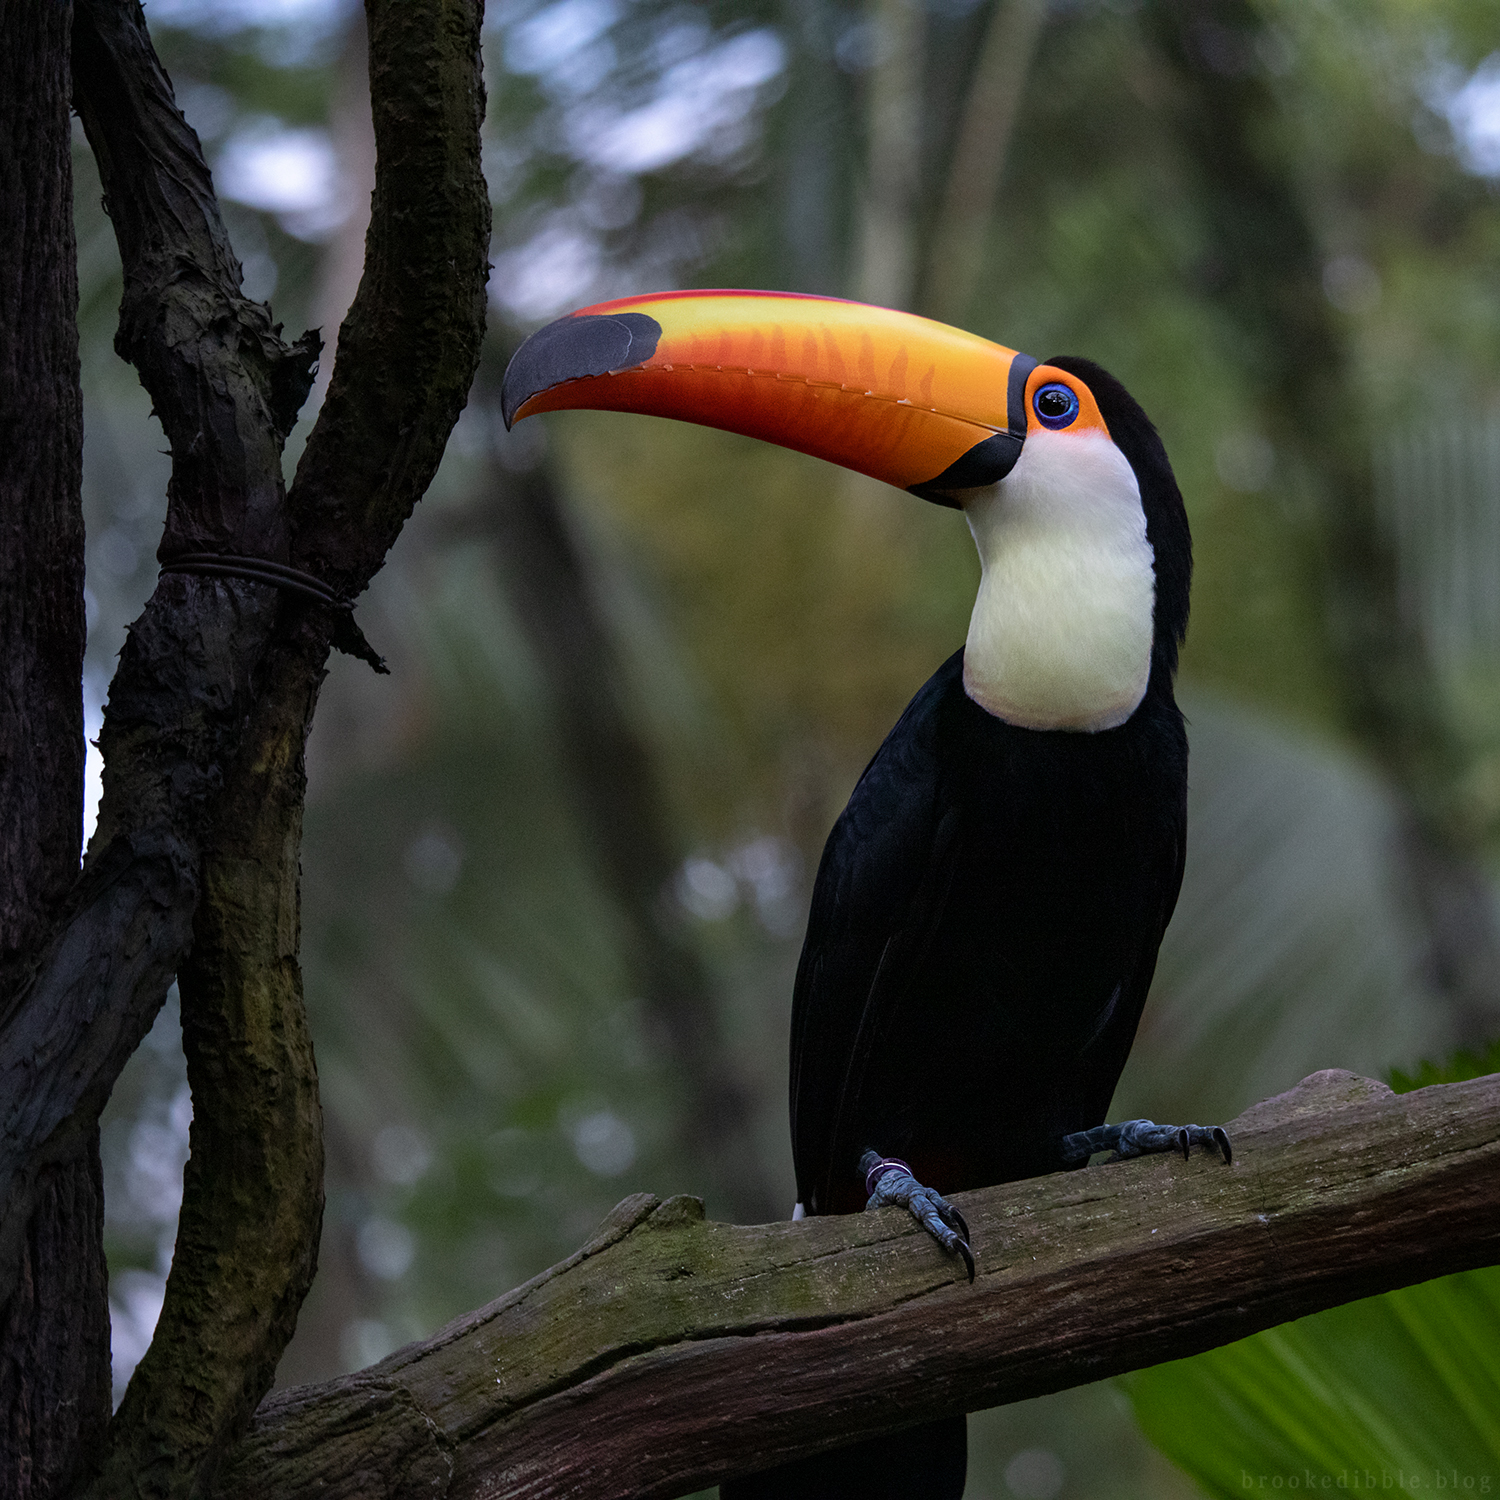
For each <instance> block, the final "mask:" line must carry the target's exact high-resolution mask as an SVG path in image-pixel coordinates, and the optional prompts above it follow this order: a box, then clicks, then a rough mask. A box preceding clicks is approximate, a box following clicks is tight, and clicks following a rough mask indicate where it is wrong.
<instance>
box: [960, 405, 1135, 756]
mask: <svg viewBox="0 0 1500 1500" xmlns="http://www.w3.org/2000/svg"><path fill="white" fill-rule="evenodd" d="M964 513H965V515H966V516H967V517H968V521H969V530H970V531H971V532H972V533H973V535H974V543H975V545H976V546H977V547H978V548H979V561H980V567H981V577H980V582H979V597H978V598H977V599H975V601H974V613H973V615H972V616H971V617H970V619H969V639H968V644H967V646H966V647H965V650H964V688H965V690H966V691H967V693H968V695H969V696H970V697H971V698H972V699H973V700H974V701H975V702H976V703H978V704H979V705H980V707H982V708H985V709H987V710H988V711H989V712H990V713H992V714H994V715H995V716H996V717H997V718H1001V719H1004V720H1005V721H1006V722H1007V723H1011V724H1018V725H1020V726H1022V727H1023V728H1026V729H1076V730H1085V731H1089V732H1092V731H1096V730H1101V729H1113V728H1115V726H1116V725H1119V724H1123V723H1124V722H1125V720H1126V719H1128V718H1129V717H1130V716H1131V714H1133V713H1134V712H1135V710H1136V706H1137V705H1138V704H1139V703H1140V701H1141V699H1142V698H1143V697H1144V696H1145V693H1146V680H1147V678H1148V677H1149V676H1150V673H1151V638H1152V612H1153V609H1154V606H1155V602H1156V574H1155V571H1154V569H1153V566H1152V563H1153V556H1152V551H1151V544H1150V542H1148V541H1147V540H1146V513H1145V511H1143V510H1142V509H1141V491H1140V486H1139V485H1138V484H1137V483H1136V478H1135V473H1134V471H1133V470H1132V469H1131V467H1130V465H1129V463H1128V462H1127V461H1126V459H1125V455H1124V454H1122V453H1121V452H1120V450H1119V449H1118V448H1116V447H1115V445H1114V444H1113V443H1112V442H1111V441H1110V440H1109V439H1108V438H1107V437H1105V436H1104V435H1103V434H1102V433H1097V434H1096V433H1091V432H1086V433H1068V432H1046V431H1041V432H1037V431H1033V432H1032V433H1030V434H1029V435H1028V436H1027V438H1026V443H1025V446H1024V447H1023V448H1022V449H1021V456H1020V458H1019V459H1018V460H1017V461H1016V466H1015V468H1014V469H1012V470H1011V471H1010V473H1009V474H1008V475H1007V476H1006V477H1005V478H1004V479H1002V480H1001V481H1000V482H999V483H998V484H994V485H990V486H988V487H987V488H985V489H983V490H979V491H976V492H974V493H973V495H972V498H970V499H969V500H968V501H967V502H966V504H965V506H964Z"/></svg>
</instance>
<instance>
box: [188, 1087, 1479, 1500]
mask: <svg viewBox="0 0 1500 1500" xmlns="http://www.w3.org/2000/svg"><path fill="white" fill-rule="evenodd" d="M1229 1130H1230V1134H1231V1136H1232V1137H1233V1139H1234V1142H1235V1156H1234V1165H1233V1166H1232V1167H1225V1166H1223V1165H1222V1164H1221V1163H1220V1162H1219V1161H1218V1160H1217V1159H1216V1158H1213V1157H1210V1156H1195V1157H1194V1158H1193V1159H1192V1160H1191V1161H1187V1162H1184V1161H1182V1160H1180V1159H1177V1158H1175V1157H1154V1158H1149V1159H1143V1160H1139V1161H1134V1162H1123V1163H1118V1164H1115V1165H1110V1166H1102V1167H1100V1166H1096V1167H1091V1168H1089V1169H1088V1170H1087V1171H1084V1172H1075V1173H1060V1174H1057V1175H1054V1176H1051V1177H1045V1178H1037V1179H1034V1180H1032V1181H1030V1182H1018V1183H1009V1184H1006V1185H1005V1186H1003V1187H997V1188H989V1189H985V1190H984V1191H981V1192H975V1193H962V1194H959V1195H958V1199H957V1201H958V1202H959V1204H960V1206H961V1207H962V1209H963V1211H964V1213H965V1215H966V1217H967V1219H968V1221H969V1224H970V1226H971V1227H972V1228H973V1231H974V1241H973V1243H974V1245H975V1250H976V1255H977V1257H978V1263H979V1275H978V1279H977V1281H976V1282H975V1284H974V1285H973V1286H972V1287H971V1286H970V1285H968V1283H967V1282H966V1280H965V1278H964V1276H963V1272H962V1268H961V1267H959V1266H958V1265H957V1264H956V1262H954V1261H953V1260H952V1259H951V1258H949V1257H948V1256H946V1255H945V1254H944V1253H943V1252H942V1251H941V1250H940V1249H939V1248H938V1246H937V1245H936V1244H934V1243H933V1241H932V1240H931V1239H930V1238H929V1237H928V1236H927V1235H926V1234H925V1232H923V1231H922V1230H920V1229H919V1228H917V1227H916V1225H915V1224H914V1223H913V1222H912V1220H911V1219H910V1217H909V1216H908V1215H906V1214H905V1213H904V1212H902V1211H901V1210H899V1209H886V1210H882V1211H881V1212H879V1213H874V1214H853V1215H848V1216H846V1217H843V1218H827V1219H807V1220H803V1221H802V1222H800V1223H795V1224H765V1225H760V1226H755V1227H745V1226H738V1225H731V1224H715V1223H709V1222H706V1221H705V1220H704V1219H703V1210H702V1204H701V1202H700V1201H699V1200H697V1199H695V1198H671V1199H668V1200H667V1201H666V1202H665V1203H661V1202H659V1201H658V1200H656V1199H655V1198H653V1197H651V1196H650V1195H649V1194H640V1195H637V1196H636V1197H633V1198H628V1199H626V1200H625V1202H623V1203H621V1204H620V1205H619V1206H618V1207H617V1208H616V1209H615V1211H614V1212H613V1213H612V1214H611V1215H610V1217H609V1218H608V1219H607V1220H606V1221H605V1223H604V1225H603V1226H602V1227H601V1229H600V1231H599V1233H598V1235H596V1237H595V1238H594V1239H593V1240H592V1241H591V1242H590V1243H589V1244H588V1245H586V1246H584V1248H583V1249H582V1250H580V1251H579V1252H578V1253H577V1254H576V1255H574V1256H572V1257H571V1258H570V1259H569V1260H567V1261H564V1262H563V1263H562V1264H561V1265H558V1266H555V1267H554V1268H553V1269H552V1270H550V1271H547V1272H545V1273H543V1274H542V1275H541V1276H538V1277H537V1278H535V1279H534V1280H533V1281H530V1282H528V1283H526V1285H525V1286H522V1287H519V1288H517V1289H516V1290H515V1291H514V1292H511V1293H510V1294H509V1295H507V1296H505V1297H502V1298H500V1299H499V1300H498V1301H496V1302H494V1303H491V1304H490V1305H489V1306H488V1307H486V1308H482V1309H480V1310H479V1311H477V1312H474V1313H471V1314H469V1315H468V1316H467V1317H464V1318H460V1319H458V1320H457V1321H456V1322H454V1323H452V1324H450V1325H449V1326H448V1327H447V1328H445V1329H443V1330H442V1331H441V1332H440V1333H438V1334H436V1335H435V1336H434V1337H433V1338H431V1339H428V1340H426V1341H425V1342H423V1343H419V1344H413V1345H410V1346H409V1347H408V1348H406V1349H403V1350H399V1351H398V1352H397V1353H395V1354H393V1355H391V1356H390V1357H389V1358H388V1359H385V1360H382V1361H381V1362H380V1363H379V1364H378V1365H373V1366H371V1368H370V1369H368V1370H364V1371H361V1372H360V1373H359V1374H357V1375H350V1376H345V1377H343V1378H341V1379H339V1380H334V1381H329V1382H327V1383H325V1384H322V1385H317V1386H305V1387H302V1388H300V1389H297V1390H291V1391H285V1392H281V1393H278V1394H277V1395H275V1396H273V1397H271V1398H270V1399H269V1400H268V1401H267V1402H266V1403H265V1404H264V1405H263V1406H262V1408H261V1410H260V1411H259V1413H257V1415H256V1419H255V1422H254V1425H253V1427H252V1429H251V1432H250V1435H249V1436H248V1438H247V1439H246V1441H245V1443H244V1444H243V1445H242V1446H241V1448H240V1449H239V1450H238V1451H237V1452H236V1453H235V1454H234V1455H233V1457H232V1458H231V1460H230V1462H229V1464H228V1465H227V1466H226V1469H225V1471H224V1474H223V1476H222V1482H221V1484H220V1487H219V1488H218V1490H217V1491H216V1494H217V1495H219V1496H220V1497H221V1500H230V1497H236V1500H237V1497H241V1496H243V1497H247V1500H248V1497H252V1496H259V1495H264V1494H275V1495H278V1496H281V1497H284V1500H296V1497H299V1496H309V1497H310V1496H318V1497H320V1500H334V1497H339V1496H348V1497H354V1496H359V1497H361V1500H395V1497H407V1496H410V1497H413V1500H415V1497H416V1496H418V1495H420V1496H423V1497H428V1500H432V1497H443V1500H457V1497H459V1496H477V1495H522V1494H524V1495H527V1496H529V1497H536V1500H542V1497H561V1496H570V1497H575V1500H583V1497H591V1500H592V1497H606V1496H609V1497H624V1496H641V1497H666V1496H671V1495H682V1494H686V1493H689V1492H690V1491H692V1490H694V1489H698V1488H701V1487H703V1486H705V1485H710V1484H714V1483H717V1482H719V1481H720V1480H723V1479H725V1478H728V1477H730V1476H731V1475H735V1474H741V1473H747V1472H751V1471H754V1470H756V1469H760V1468H765V1467H768V1466H770V1465H772V1464H776V1463H780V1462H783V1461H785V1460H786V1459H789V1458H792V1457H794V1456H798V1455H804V1454H809V1453H813V1452H817V1451H820V1450H822V1449H825V1448H830V1447H835V1446H838V1445H839V1444H842V1443H847V1442H849V1441H850V1440H852V1439H855V1438H863V1437H869V1436H872V1435H874V1434H876V1433H878V1432H881V1431H885V1430H889V1429H890V1428H892V1427H896V1426H901V1425H903V1424H906V1423H911V1422H917V1421H925V1420H929V1419H932V1418H935V1417H940V1416H944V1415H948V1414H951V1413H954V1412H959V1411H964V1410H978V1409H980V1408H982V1407H987V1406H993V1405H998V1404H1002V1403H1004V1402H1009V1401H1017V1400H1022V1399H1025V1398H1027V1397H1031V1396H1037V1395H1041V1394H1044V1393H1045V1392H1048V1391H1055V1390H1060V1389H1062V1388H1064V1387H1067V1386H1071V1385H1079V1384H1082V1383H1084V1382H1086V1381H1093V1380H1099V1379H1101V1378H1103V1377H1105V1376H1108V1375H1114V1374H1119V1373H1121V1372H1123V1371H1126V1370H1131V1369H1138V1368H1141V1367H1142V1366H1145V1365H1151V1364H1156V1363H1158V1362H1159V1361H1161V1360H1165V1359H1173V1358H1177V1357H1179V1356H1183V1355H1188V1354H1195V1353H1199V1352H1201V1351H1202V1350H1204V1349H1209V1348H1213V1347H1214V1346H1216V1345H1218V1344H1222V1343H1227V1342H1229V1341H1230V1340H1232V1339H1237V1338H1241V1337H1243V1336H1245V1335H1246V1334H1250V1333H1253V1332H1255V1331H1257V1330H1258V1329H1261V1328H1265V1327H1268V1326H1270V1325H1272V1324H1274V1323H1279V1322H1283V1321H1285V1320H1286V1319H1288V1318H1294V1317H1299V1316H1302V1315H1303V1314H1306V1313H1310V1312H1316V1311H1318V1310H1320V1309H1322V1308H1325V1307H1331V1306H1334V1305H1336V1304H1338V1303H1341V1302H1347V1301H1351V1300H1353V1299H1355V1298H1358V1297H1364V1296H1368V1295H1370V1294H1372V1293H1375V1292H1381V1291H1388V1290H1391V1289H1393V1288H1395V1287H1398V1286H1405V1285H1408V1284H1410V1283H1412V1282H1416V1281H1422V1280H1425V1279H1427V1278H1430V1277H1432V1276H1437V1275H1443V1274H1446V1273H1448V1272H1452V1271H1459V1270H1465V1269H1469V1268H1472V1267H1476V1266H1481V1265H1488V1264H1490V1263H1492V1262H1494V1261H1495V1260H1496V1259H1497V1258H1500V1212H1497V1210H1500V1173H1497V1171H1496V1167H1497V1166H1500V1075H1494V1076H1492V1077H1490V1078H1486V1079H1479V1080H1476V1081H1474V1082H1471V1083H1462V1084H1450V1085H1446V1086H1443V1087H1436V1088H1429V1089H1422V1090H1419V1091H1417V1092H1415V1093H1410V1094H1404V1095H1399V1096H1398V1095H1395V1094H1392V1093H1391V1091H1390V1090H1389V1089H1387V1088H1386V1087H1385V1086H1384V1085H1383V1084H1378V1083H1372V1082H1370V1081H1369V1080H1368V1079H1362V1078H1357V1077H1356V1076H1355V1075H1353V1074H1351V1073H1342V1072H1333V1071H1330V1072H1325V1073H1318V1074H1314V1075H1313V1076H1312V1077H1311V1078H1309V1079H1306V1080H1304V1081H1303V1082H1302V1083H1301V1084H1300V1085H1298V1087H1297V1088H1295V1089H1293V1090H1292V1091H1291V1092H1290V1093H1287V1094H1283V1095H1280V1096H1279V1097H1278V1098H1276V1099H1273V1100H1269V1101H1267V1102H1266V1103H1263V1104H1259V1105H1256V1106H1254V1107H1253V1108H1252V1109H1250V1110H1248V1111H1247V1112H1246V1113H1245V1114H1244V1115H1242V1116H1241V1117H1240V1118H1239V1119H1238V1120H1236V1121H1234V1122H1232V1123H1231V1125H1230V1126H1229Z"/></svg>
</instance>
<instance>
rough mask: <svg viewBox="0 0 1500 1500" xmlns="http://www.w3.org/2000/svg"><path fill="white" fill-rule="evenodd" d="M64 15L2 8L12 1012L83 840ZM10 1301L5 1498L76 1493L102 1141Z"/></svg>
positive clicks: (1, 550)
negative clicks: (72, 1487)
mask: <svg viewBox="0 0 1500 1500" xmlns="http://www.w3.org/2000/svg"><path fill="white" fill-rule="evenodd" d="M71 24H72V8H71V6H70V5H69V4H67V3H65V0H63V3H37V0H16V3H9V4H0V810H3V816H0V995H3V994H4V993H5V991H6V989H7V988H8V986H9V985H10V984H12V983H14V982H15V979H16V977H17V975H18V973H19V972H20V971H21V970H22V968H23V967H24V964H25V961H26V957H27V955H28V954H29V953H30V952H31V951H32V950H33V949H34V947H35V946H36V944H37V943H38V942H39V941H41V940H42V938H43V937H44V936H45V934H46V932H47V929H48V926H49V924H50V923H51V922H52V921H53V920H54V919H55V917H56V915H57V911H58V908H59V907H60V906H61V904H62V902H63V900H64V898H65V897H66V896H67V894H68V891H69V890H70V889H71V887H72V885H73V882H74V881H75V880H76V879H77V878H78V854H79V847H80V845H81V843H82V837H83V757H84V743H83V693H82V676H83V648H84V638H85V629H84V612H83V570H84V554H83V541H84V538H83V503H82V472H83V470H82V465H83V410H82V407H83V399H82V392H81V390H80V387H79V372H78V277H77V267H76V259H77V257H76V254H75V250H74V243H73V171H72V150H73V146H72V122H71V121H70V119H69V114H68V110H69V98H70V96H71V93H72V89H71V80H70V76H69V69H68V57H69V31H70V28H71ZM35 1187H36V1192H35V1194H34V1196H33V1198H32V1200H31V1203H30V1205H29V1211H28V1212H27V1214H26V1215H25V1220H24V1222H18V1225H17V1228H18V1230H19V1235H18V1238H17V1241H16V1249H17V1251H18V1264H17V1267H16V1274H15V1276H14V1280H13V1281H12V1283H11V1295H10V1296H8V1297H6V1296H0V1491H4V1492H5V1493H6V1494H9V1495H15V1496H17V1497H22V1496H25V1497H32V1496H38V1497H39V1496H48V1495H53V1494H56V1493H59V1492H60V1491H61V1490H63V1489H65V1488H66V1487H67V1485H68V1484H69V1483H70V1482H71V1481H72V1479H73V1478H74V1476H75V1475H76V1473H77V1471H78V1468H79V1466H80V1464H81V1462H82V1461H83V1459H84V1457H85V1456H86V1455H87V1454H88V1453H90V1452H91V1451H92V1450H94V1449H95V1448H96V1447H97V1445H98V1441H99V1437H100V1435H101V1434H102V1432H103V1430H104V1424H105V1423H106V1422H107V1421H108V1420H109V1307H108V1300H107V1294H106V1288H105V1266H104V1254H103V1245H102V1240H101V1227H102V1223H103V1218H104V1191H103V1182H102V1176H101V1172H100V1167H99V1137H98V1132H97V1131H86V1132H81V1133H80V1134H79V1136H78V1137H77V1138H76V1139H75V1140H74V1142H73V1143H72V1150H71V1151H68V1152H64V1153H60V1154H59V1155H58V1156H57V1157H56V1158H55V1159H54V1161H53V1162H52V1163H51V1164H50V1165H48V1166H47V1167H45V1168H43V1169H42V1171H41V1172H40V1173H39V1175H38V1177H37V1179H36V1180H35Z"/></svg>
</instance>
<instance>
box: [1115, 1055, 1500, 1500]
mask: <svg viewBox="0 0 1500 1500" xmlns="http://www.w3.org/2000/svg"><path fill="white" fill-rule="evenodd" d="M1497 1064H1500V1045H1496V1046H1491V1047H1490V1048H1488V1049H1486V1050H1485V1051H1484V1052H1482V1053H1480V1054H1478V1055H1475V1054H1469V1053H1461V1054H1459V1055H1458V1056H1457V1057H1455V1058H1453V1059H1452V1060H1451V1061H1450V1062H1449V1063H1447V1064H1446V1065H1444V1066H1437V1065H1435V1064H1433V1063H1427V1062H1424V1063H1422V1064H1421V1065H1420V1066H1419V1067H1418V1068H1417V1070H1416V1072H1415V1075H1414V1076H1413V1077H1407V1076H1405V1075H1402V1074H1396V1075H1394V1076H1393V1078H1392V1086H1393V1087H1395V1088H1396V1089H1397V1090H1398V1092H1406V1091H1407V1090H1409V1089H1412V1088H1417V1087H1422V1086H1425V1085H1427V1084H1430V1083H1448V1082H1456V1081H1458V1080H1459V1079H1463V1078H1474V1077H1480V1076H1483V1075H1484V1074H1485V1073H1488V1072H1490V1071H1493V1070H1494V1069H1495V1068H1496V1066H1497ZM1121 1383H1122V1385H1123V1386H1124V1388H1125V1391H1126V1393H1127V1394H1128V1395H1129V1397H1130V1400H1131V1402H1132V1404H1133V1405H1134V1407H1135V1413H1136V1417H1137V1419H1138V1420H1139V1422H1140V1424H1141V1427H1142V1430H1143V1431H1144V1432H1145V1433H1146V1436H1147V1437H1148V1438H1149V1439H1150V1440H1151V1442H1153V1443H1154V1444H1155V1445H1156V1446H1157V1447H1158V1448H1159V1449H1160V1450H1161V1452H1162V1453H1164V1454H1165V1455H1166V1456H1167V1457H1168V1458H1170V1459H1171V1460H1172V1461H1173V1462H1174V1463H1176V1464H1177V1465H1178V1466H1179V1467H1181V1468H1182V1469H1184V1470H1185V1471H1186V1472H1187V1473H1188V1474H1190V1475H1191V1476H1192V1477H1193V1478H1194V1479H1195V1480H1197V1481H1198V1483H1199V1484H1200V1485H1202V1487H1203V1489H1204V1490H1205V1491H1206V1492H1207V1493H1208V1494H1210V1495H1218V1496H1225V1497H1228V1496H1237V1497H1241V1500H1244V1497H1248V1496H1252V1495H1259V1494H1261V1493H1263V1492H1264V1493H1270V1492H1275V1491H1286V1490H1303V1489H1316V1490H1330V1491H1332V1490H1345V1491H1354V1492H1362V1491H1366V1490H1370V1491H1376V1490H1378V1491H1382V1492H1390V1493H1393V1494H1394V1493H1401V1492H1410V1491H1412V1490H1420V1491H1423V1492H1424V1493H1433V1494H1438V1493H1441V1494H1443V1495H1444V1496H1445V1497H1446V1496H1448V1495H1452V1496H1454V1497H1460V1496H1465V1495H1483V1494H1489V1493H1490V1492H1491V1490H1492V1488H1496V1487H1500V1266H1492V1267H1489V1268H1488V1269H1485V1270H1480V1271H1467V1272H1464V1273H1462V1274H1461V1275H1457V1276H1445V1277H1441V1278H1439V1279H1438V1280H1436V1281H1428V1282H1425V1283H1423V1284H1421V1285H1419V1286H1412V1287H1405V1288H1403V1289H1402V1290H1400V1291H1396V1292H1388V1293H1386V1294H1385V1295H1384V1296H1380V1297H1369V1298H1366V1299H1365V1300H1364V1301H1361V1302H1351V1303H1348V1304H1346V1305H1345V1306H1343V1307H1335V1308H1330V1309H1329V1310H1328V1311H1327V1312H1322V1313H1317V1314H1314V1315H1313V1316H1312V1317H1307V1318H1299V1319H1297V1320H1296V1321H1295V1322H1292V1323H1285V1324H1283V1325H1282V1326H1281V1327H1279V1328H1271V1329H1267V1330H1266V1331H1265V1332H1264V1333H1258V1334H1255V1335H1253V1336H1252V1337H1251V1338H1247V1339H1241V1340H1240V1341H1239V1342H1238V1343H1234V1344H1226V1345H1225V1346H1224V1347H1223V1348H1220V1349H1213V1350H1210V1351H1209V1352H1208V1353H1207V1354H1200V1355H1197V1356H1196V1357H1194V1358H1192V1359H1180V1360H1174V1361H1173V1362H1172V1363H1170V1364H1164V1365H1157V1366H1156V1367H1155V1368H1154V1369H1150V1370H1141V1371H1138V1372H1136V1373H1135V1374H1133V1375H1128V1376H1126V1377H1124V1379H1123V1381H1122V1382H1121Z"/></svg>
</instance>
